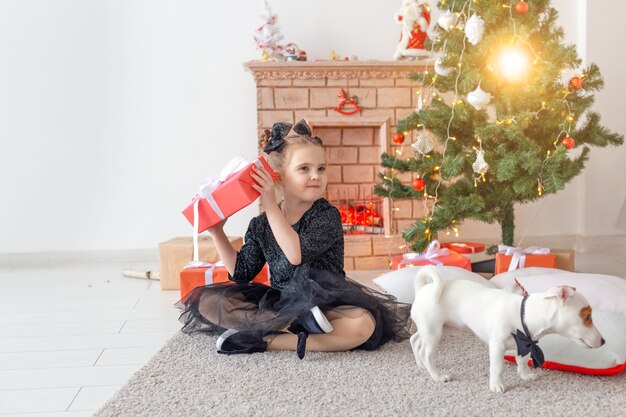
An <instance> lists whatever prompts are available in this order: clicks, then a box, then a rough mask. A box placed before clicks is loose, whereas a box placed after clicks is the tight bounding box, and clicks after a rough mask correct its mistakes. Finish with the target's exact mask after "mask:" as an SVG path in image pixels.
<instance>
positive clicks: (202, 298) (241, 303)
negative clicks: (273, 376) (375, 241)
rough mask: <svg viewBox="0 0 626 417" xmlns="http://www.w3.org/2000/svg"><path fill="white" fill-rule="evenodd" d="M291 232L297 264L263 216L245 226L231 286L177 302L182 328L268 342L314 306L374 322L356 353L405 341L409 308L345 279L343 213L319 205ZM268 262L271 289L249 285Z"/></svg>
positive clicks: (325, 204) (324, 203) (202, 290)
mask: <svg viewBox="0 0 626 417" xmlns="http://www.w3.org/2000/svg"><path fill="white" fill-rule="evenodd" d="M292 227H293V229H294V230H295V231H296V232H297V233H298V235H299V236H300V248H301V251H302V261H301V264H300V265H299V266H295V265H292V264H291V263H290V262H289V261H288V260H287V258H286V257H285V255H284V253H283V252H282V250H281V249H280V247H279V245H278V243H277V242H276V239H275V238H274V235H273V233H272V230H271V228H270V225H269V223H268V221H267V216H266V215H265V213H263V214H260V215H259V216H257V217H255V218H253V219H252V221H251V222H250V225H249V227H248V230H247V232H246V236H245V244H244V245H243V247H242V248H241V250H240V251H239V253H238V255H237V260H236V264H235V273H234V275H233V276H229V279H230V280H231V281H230V282H225V283H217V284H211V285H206V286H201V287H197V288H195V289H194V290H193V291H191V292H190V293H189V294H188V295H187V296H186V297H185V298H183V299H182V300H181V301H180V302H179V303H178V306H179V307H180V308H181V309H183V312H182V314H181V316H180V320H181V322H182V323H183V324H184V326H183V328H182V330H183V331H184V332H193V331H208V332H214V333H218V334H219V333H221V332H223V331H224V330H225V329H227V328H235V329H237V330H241V331H250V332H253V333H255V334H257V335H259V336H261V337H265V336H268V335H275V334H278V333H279V332H281V331H284V330H285V328H286V327H287V326H289V324H291V322H292V321H293V320H294V319H295V318H297V317H298V316H300V315H302V314H304V313H306V312H307V311H308V310H309V309H310V308H312V307H313V306H318V307H319V308H320V309H321V310H322V311H327V310H332V309H338V310H340V309H342V308H346V307H347V306H356V307H361V308H363V309H365V310H367V311H369V312H370V313H371V314H372V316H373V318H374V319H375V321H376V328H375V330H374V333H373V334H372V336H371V337H370V338H369V340H368V341H367V342H365V343H364V344H362V345H361V346H358V347H357V348H358V349H368V350H371V349H376V348H377V347H379V346H381V345H382V344H384V343H386V342H387V341H389V340H392V339H393V340H397V341H399V340H403V339H406V338H408V336H409V333H408V324H407V322H408V315H409V306H408V305H406V304H401V303H398V302H397V301H396V299H395V297H393V296H391V295H386V294H381V293H379V292H377V291H373V290H371V289H369V288H367V287H365V286H363V285H361V284H359V283H358V282H356V281H354V280H352V279H350V278H347V277H346V274H345V272H344V270H343V255H344V241H343V228H342V225H341V215H340V213H339V210H338V209H337V208H336V207H335V206H333V205H332V204H330V203H329V202H328V201H326V200H325V199H319V200H317V201H315V202H314V203H313V205H312V206H311V208H310V209H309V210H308V211H306V212H305V213H304V215H303V216H302V218H300V220H299V221H298V222H297V223H296V224H294V225H292ZM266 262H267V264H268V265H269V271H270V283H271V286H270V287H268V286H265V285H262V284H257V283H253V282H250V281H251V280H252V279H253V278H254V277H255V276H256V275H257V274H258V273H259V272H260V271H261V269H262V268H263V266H264V265H265V263H266ZM342 306H345V307H342Z"/></svg>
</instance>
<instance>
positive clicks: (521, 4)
mask: <svg viewBox="0 0 626 417" xmlns="http://www.w3.org/2000/svg"><path fill="white" fill-rule="evenodd" d="M514 9H515V11H516V12H517V13H521V14H524V13H526V12H527V11H528V3H526V2H525V1H518V2H517V3H515V6H514Z"/></svg>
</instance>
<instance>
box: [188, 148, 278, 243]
mask: <svg viewBox="0 0 626 417" xmlns="http://www.w3.org/2000/svg"><path fill="white" fill-rule="evenodd" d="M255 165H261V166H263V167H264V168H265V169H266V170H267V172H269V174H270V175H271V176H272V178H276V177H277V175H276V173H274V171H273V170H272V168H270V166H269V165H268V163H267V161H266V160H265V158H263V157H262V156H259V157H258V158H257V159H256V160H255V161H253V162H248V161H246V160H245V159H244V158H243V157H238V158H235V159H233V160H232V161H230V162H229V163H228V165H227V166H226V167H225V168H224V169H223V170H222V172H221V173H220V176H219V178H218V177H217V176H215V177H211V178H209V179H208V180H207V181H206V182H205V183H204V184H203V185H202V186H201V187H200V191H199V192H198V195H196V197H194V199H193V201H192V202H191V204H189V206H187V208H185V209H184V210H183V215H184V216H185V217H186V218H187V220H188V221H189V223H191V225H192V226H193V225H194V214H193V213H194V205H195V204H196V203H197V205H198V218H197V219H196V222H197V231H198V233H199V232H203V231H205V230H206V229H208V228H209V227H211V226H213V225H214V224H216V223H219V222H220V221H221V220H223V219H225V218H227V217H230V216H232V215H233V214H235V213H236V212H238V211H239V210H241V209H242V208H244V207H246V206H248V205H250V204H252V203H253V202H254V200H256V199H257V198H258V197H259V193H258V192H257V191H256V190H255V189H254V188H252V184H256V181H254V179H252V176H251V173H252V167H253V166H255ZM220 212H221V216H220ZM222 216H223V217H222Z"/></svg>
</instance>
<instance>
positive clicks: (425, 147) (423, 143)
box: [411, 129, 435, 155]
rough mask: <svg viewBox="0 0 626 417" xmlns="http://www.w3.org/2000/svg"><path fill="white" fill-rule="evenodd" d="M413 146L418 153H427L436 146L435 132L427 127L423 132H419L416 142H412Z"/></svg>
mask: <svg viewBox="0 0 626 417" xmlns="http://www.w3.org/2000/svg"><path fill="white" fill-rule="evenodd" d="M411 148H413V150H414V151H415V152H416V153H420V154H422V155H426V154H427V153H428V152H430V151H432V150H433V149H434V148H435V140H434V138H433V134H432V133H431V132H429V131H428V130H426V129H422V130H421V132H419V133H418V134H417V138H416V139H415V142H413V143H412V144H411Z"/></svg>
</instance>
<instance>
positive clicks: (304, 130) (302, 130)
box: [293, 119, 322, 145]
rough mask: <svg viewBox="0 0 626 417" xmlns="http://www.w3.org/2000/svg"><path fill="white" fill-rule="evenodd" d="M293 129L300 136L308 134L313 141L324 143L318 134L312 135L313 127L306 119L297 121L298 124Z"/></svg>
mask: <svg viewBox="0 0 626 417" xmlns="http://www.w3.org/2000/svg"><path fill="white" fill-rule="evenodd" d="M293 131H294V132H296V133H297V134H298V135H300V136H306V137H307V138H309V139H311V140H312V141H313V142H316V143H317V144H319V145H321V144H322V139H320V138H319V137H317V136H311V135H312V133H311V128H310V127H309V125H308V124H307V123H306V122H305V121H304V119H302V120H300V121H299V122H298V123H296V125H295V126H294V127H293Z"/></svg>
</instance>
